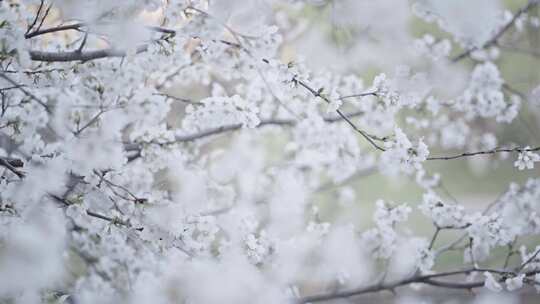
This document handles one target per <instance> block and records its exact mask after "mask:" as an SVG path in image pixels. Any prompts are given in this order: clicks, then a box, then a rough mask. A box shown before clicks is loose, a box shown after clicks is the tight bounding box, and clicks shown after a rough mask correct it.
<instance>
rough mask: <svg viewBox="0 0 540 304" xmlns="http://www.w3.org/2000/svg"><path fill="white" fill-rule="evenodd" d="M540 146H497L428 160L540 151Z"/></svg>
mask: <svg viewBox="0 0 540 304" xmlns="http://www.w3.org/2000/svg"><path fill="white" fill-rule="evenodd" d="M539 150H540V147H535V148H529V149H525V148H522V147H515V148H495V149H492V150H485V151H476V152H465V153H461V154H458V155H452V156H434V157H428V158H427V160H450V159H456V158H462V157H471V156H475V155H482V154H495V153H501V152H533V151H539Z"/></svg>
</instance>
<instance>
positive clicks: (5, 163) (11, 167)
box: [0, 157, 25, 179]
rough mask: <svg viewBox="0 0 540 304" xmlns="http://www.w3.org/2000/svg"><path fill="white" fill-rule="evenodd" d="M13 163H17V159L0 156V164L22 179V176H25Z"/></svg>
mask: <svg viewBox="0 0 540 304" xmlns="http://www.w3.org/2000/svg"><path fill="white" fill-rule="evenodd" d="M13 163H15V164H18V162H17V161H14V160H10V159H7V158H4V157H0V166H2V167H5V168H7V169H8V170H9V171H11V172H13V173H14V174H15V175H17V177H19V178H20V179H23V178H24V176H25V174H24V172H22V171H20V170H18V169H17V168H16V167H15V166H14V165H13Z"/></svg>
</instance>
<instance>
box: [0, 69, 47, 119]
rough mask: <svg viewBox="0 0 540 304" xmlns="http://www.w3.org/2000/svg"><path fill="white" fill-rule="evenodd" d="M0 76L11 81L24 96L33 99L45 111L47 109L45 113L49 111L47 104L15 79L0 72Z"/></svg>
mask: <svg viewBox="0 0 540 304" xmlns="http://www.w3.org/2000/svg"><path fill="white" fill-rule="evenodd" d="M0 77H1V78H3V79H4V80H6V81H7V82H9V83H11V84H12V85H14V86H17V87H18V89H19V90H21V92H23V93H24V94H25V95H26V96H28V97H30V98H31V99H33V100H35V101H36V102H37V103H39V104H40V105H41V106H42V107H44V108H45V111H47V113H50V112H51V111H50V109H49V107H48V106H47V104H45V103H44V102H43V101H42V100H41V99H39V98H38V97H36V95H34V94H32V93H30V92H29V91H27V90H26V89H25V88H23V86H21V85H20V84H18V83H17V82H16V81H15V80H13V79H11V77H9V76H7V75H6V74H5V73H3V72H1V73H0Z"/></svg>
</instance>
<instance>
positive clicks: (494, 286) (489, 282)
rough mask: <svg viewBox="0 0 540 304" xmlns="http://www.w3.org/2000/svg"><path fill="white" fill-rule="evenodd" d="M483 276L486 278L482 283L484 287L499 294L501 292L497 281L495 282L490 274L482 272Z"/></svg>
mask: <svg viewBox="0 0 540 304" xmlns="http://www.w3.org/2000/svg"><path fill="white" fill-rule="evenodd" d="M484 276H485V277H486V281H485V282H484V287H486V288H487V289H489V290H491V291H494V292H499V291H501V290H502V286H501V284H499V283H498V282H497V280H495V278H494V277H493V275H492V274H491V273H490V272H487V271H486V272H484Z"/></svg>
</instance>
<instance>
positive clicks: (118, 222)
mask: <svg viewBox="0 0 540 304" xmlns="http://www.w3.org/2000/svg"><path fill="white" fill-rule="evenodd" d="M49 197H51V198H52V199H54V200H55V201H57V202H59V203H62V204H63V205H64V206H65V207H69V206H71V205H72V204H73V203H72V202H70V201H69V200H67V199H65V198H62V197H60V196H58V195H56V194H51V193H49ZM86 214H87V215H88V216H91V217H94V218H97V219H101V220H104V221H107V222H109V223H111V224H115V225H120V226H125V227H128V228H131V224H130V223H129V222H125V221H122V220H120V219H119V218H115V217H110V216H107V215H103V214H101V213H98V212H95V211H90V210H86ZM143 229H144V228H143V227H139V228H135V230H138V231H142V230H143Z"/></svg>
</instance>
